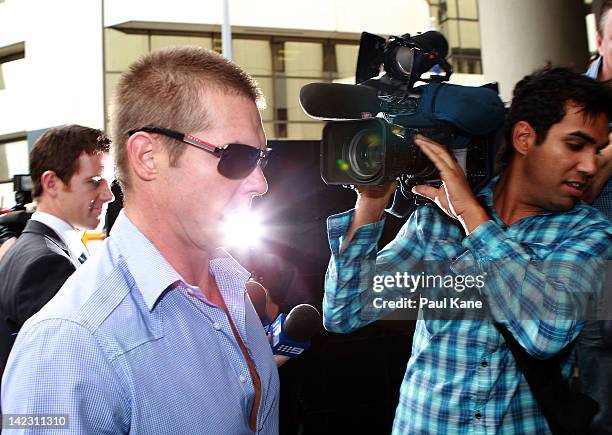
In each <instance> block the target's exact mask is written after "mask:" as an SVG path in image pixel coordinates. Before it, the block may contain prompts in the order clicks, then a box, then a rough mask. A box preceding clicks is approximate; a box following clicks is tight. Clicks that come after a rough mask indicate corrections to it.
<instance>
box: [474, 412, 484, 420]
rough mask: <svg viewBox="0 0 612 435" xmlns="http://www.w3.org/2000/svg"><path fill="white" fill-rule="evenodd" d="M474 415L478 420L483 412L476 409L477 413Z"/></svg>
mask: <svg viewBox="0 0 612 435" xmlns="http://www.w3.org/2000/svg"><path fill="white" fill-rule="evenodd" d="M474 417H476V418H477V419H478V420H480V419H481V417H482V414H481V413H480V411H476V414H474Z"/></svg>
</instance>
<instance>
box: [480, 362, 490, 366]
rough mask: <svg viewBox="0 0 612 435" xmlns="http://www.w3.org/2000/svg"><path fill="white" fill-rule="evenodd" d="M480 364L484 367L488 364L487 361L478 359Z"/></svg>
mask: <svg viewBox="0 0 612 435" xmlns="http://www.w3.org/2000/svg"><path fill="white" fill-rule="evenodd" d="M480 365H481V366H483V367H486V366H488V365H489V363H487V362H486V361H480Z"/></svg>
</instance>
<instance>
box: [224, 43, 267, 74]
mask: <svg viewBox="0 0 612 435" xmlns="http://www.w3.org/2000/svg"><path fill="white" fill-rule="evenodd" d="M232 60H233V61H234V62H236V63H237V64H238V65H240V66H241V67H242V68H244V70H245V71H248V72H249V74H252V75H255V76H256V75H271V74H272V47H270V41H265V40H256V39H234V40H232Z"/></svg>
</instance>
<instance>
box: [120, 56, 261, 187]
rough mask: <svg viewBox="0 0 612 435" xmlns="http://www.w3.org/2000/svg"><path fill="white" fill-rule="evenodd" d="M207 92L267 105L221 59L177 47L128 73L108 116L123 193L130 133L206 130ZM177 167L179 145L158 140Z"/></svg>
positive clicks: (255, 89) (254, 88)
mask: <svg viewBox="0 0 612 435" xmlns="http://www.w3.org/2000/svg"><path fill="white" fill-rule="evenodd" d="M207 92H221V93H224V94H228V95H240V96H244V97H246V98H248V99H250V100H251V101H253V102H254V103H255V104H256V105H257V106H258V107H263V106H264V105H265V101H264V99H263V95H262V93H261V90H260V88H259V86H258V85H257V83H256V82H255V80H253V78H252V77H251V76H250V75H249V74H247V73H246V72H244V71H243V70H242V69H241V68H240V67H239V66H237V65H236V64H234V63H233V62H231V61H229V60H227V59H225V58H224V57H222V56H221V55H220V54H218V53H216V52H214V51H211V50H207V49H204V48H201V47H195V46H180V47H172V48H167V49H162V50H159V51H154V52H151V53H149V54H147V55H145V56H143V57H141V58H140V59H138V60H137V61H136V62H134V63H133V64H132V65H130V67H129V69H128V71H126V72H125V73H124V74H123V75H122V77H121V80H120V81H119V84H118V85H117V88H116V89H115V96H114V105H113V111H112V114H111V126H112V139H113V145H112V152H113V158H114V162H115V172H116V177H117V180H118V181H119V183H120V184H121V187H122V189H123V191H124V192H126V191H127V190H129V187H130V180H129V176H128V174H129V173H128V157H127V150H126V142H127V139H128V133H127V132H128V131H130V130H132V129H137V128H141V127H143V126H145V125H148V124H150V125H155V126H158V127H165V128H170V129H173V130H178V131H182V132H185V133H193V132H195V131H202V130H206V129H208V128H209V127H210V116H209V113H210V112H211V111H213V110H214V108H213V107H207V108H205V106H206V105H205V104H204V103H205V98H206V93H207ZM162 143H163V144H164V146H165V147H166V150H167V151H168V154H169V157H170V164H172V165H175V164H176V162H177V161H178V159H179V157H180V156H181V155H182V153H183V152H184V151H185V146H184V145H183V144H181V143H179V142H177V141H174V140H172V139H168V138H162Z"/></svg>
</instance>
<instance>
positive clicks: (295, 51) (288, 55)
mask: <svg viewBox="0 0 612 435" xmlns="http://www.w3.org/2000/svg"><path fill="white" fill-rule="evenodd" d="M280 54H281V55H282V56H283V60H284V64H285V74H286V75H288V76H308V77H322V76H323V44H321V43H320V42H292V41H287V42H285V44H284V48H283V50H282V51H281V52H280Z"/></svg>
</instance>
